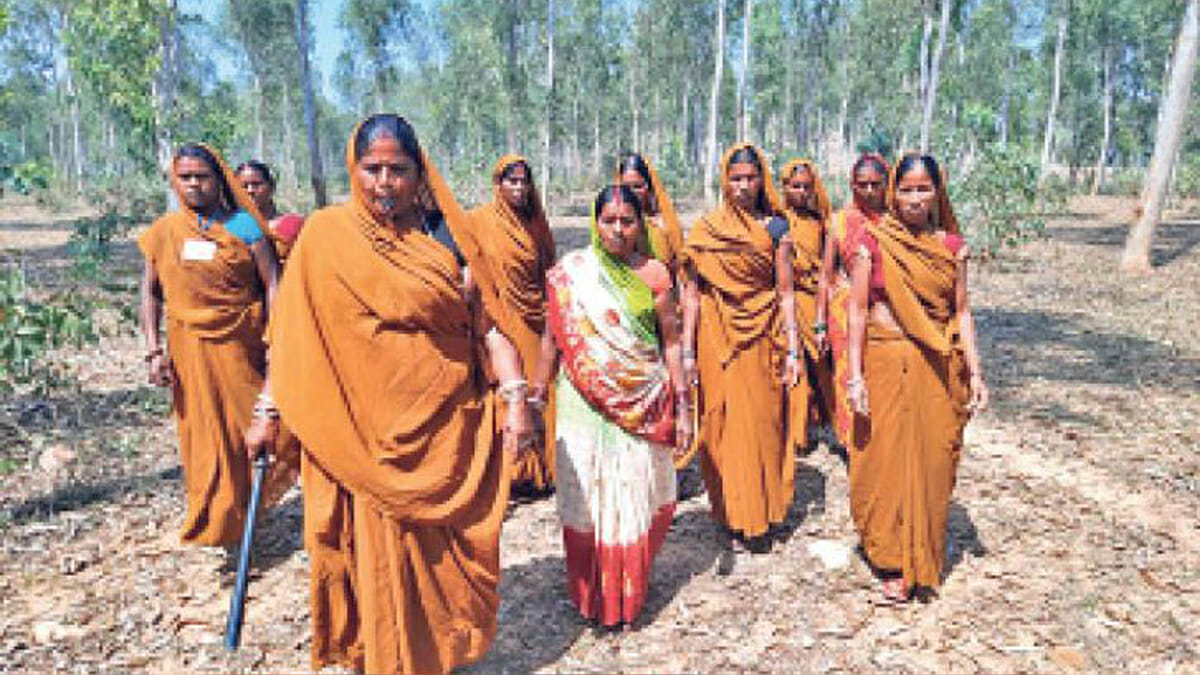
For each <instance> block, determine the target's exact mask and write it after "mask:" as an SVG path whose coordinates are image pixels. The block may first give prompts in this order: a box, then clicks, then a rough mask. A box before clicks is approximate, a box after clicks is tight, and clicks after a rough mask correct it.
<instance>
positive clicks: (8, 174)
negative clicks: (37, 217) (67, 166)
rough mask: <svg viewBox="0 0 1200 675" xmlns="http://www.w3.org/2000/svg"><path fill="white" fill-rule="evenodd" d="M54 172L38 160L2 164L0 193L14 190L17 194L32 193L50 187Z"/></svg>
mask: <svg viewBox="0 0 1200 675" xmlns="http://www.w3.org/2000/svg"><path fill="white" fill-rule="evenodd" d="M53 178H54V173H53V171H52V170H51V169H50V167H49V166H48V165H46V164H43V163H42V162H39V161H36V160H29V161H27V162H22V163H20V164H0V195H3V194H4V192H5V191H7V190H12V191H13V192H16V193H17V194H21V195H30V194H34V193H37V192H41V191H44V190H47V189H49V187H50V182H51V180H53Z"/></svg>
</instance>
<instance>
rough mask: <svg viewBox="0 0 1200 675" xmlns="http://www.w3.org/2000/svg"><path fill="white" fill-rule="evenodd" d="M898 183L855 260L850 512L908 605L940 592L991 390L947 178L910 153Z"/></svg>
mask: <svg viewBox="0 0 1200 675" xmlns="http://www.w3.org/2000/svg"><path fill="white" fill-rule="evenodd" d="M890 185H892V186H893V187H892V188H891V189H890V190H889V199H888V203H889V213H888V215H887V216H885V217H884V218H881V219H880V220H879V221H878V222H875V223H868V224H867V225H866V228H865V230H864V231H863V233H862V236H861V237H860V238H859V240H858V242H856V244H855V249H854V258H853V259H852V261H851V263H850V264H851V272H850V275H851V290H850V294H851V300H850V307H849V310H850V318H849V327H850V341H849V351H848V354H847V361H848V366H849V369H850V377H849V380H848V394H849V398H850V403H851V406H852V408H853V410H854V413H855V425H854V436H853V440H854V445H853V446H852V447H851V449H850V453H849V454H850V510H851V514H852V515H853V517H854V524H855V526H856V528H857V529H858V532H859V536H860V537H861V540H862V547H863V550H864V551H865V553H866V556H867V560H868V561H869V562H870V563H871V565H872V566H873V567H874V568H875V569H876V570H878V571H879V572H880V574H881V576H882V577H883V579H884V581H883V593H884V596H885V598H887V599H889V600H893V601H903V600H906V599H907V598H908V597H909V596H910V594H911V592H912V591H913V589H914V588H917V587H924V588H937V587H938V586H940V585H941V576H942V562H943V559H944V555H945V543H946V513H947V510H948V509H949V505H950V493H951V490H952V489H953V488H954V477H955V470H956V467H957V464H958V457H959V453H960V452H961V448H962V433H963V427H964V426H965V425H966V422H967V419H968V417H969V416H970V415H971V414H972V413H973V412H976V411H979V410H982V409H983V408H984V407H986V406H987V402H988V391H987V387H986V386H985V385H984V382H983V371H982V370H981V369H980V363H979V351H978V348H977V346H976V339H975V322H974V319H973V318H972V314H971V306H970V303H969V302H968V301H967V247H966V246H965V244H964V242H963V239H962V237H961V236H960V235H959V232H958V223H957V221H956V220H955V218H954V212H953V211H952V210H951V208H950V200H949V198H948V197H947V195H946V185H945V178H944V176H943V174H942V173H941V171H940V170H939V168H938V165H937V162H936V161H934V159H933V158H932V157H930V156H928V155H907V156H905V157H904V158H903V159H902V160H901V161H900V162H899V164H897V166H896V170H895V173H894V175H893V179H892V181H891V182H890Z"/></svg>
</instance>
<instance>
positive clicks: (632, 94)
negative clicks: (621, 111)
mask: <svg viewBox="0 0 1200 675" xmlns="http://www.w3.org/2000/svg"><path fill="white" fill-rule="evenodd" d="M633 74H634V70H633V67H632V64H631V67H630V68H629V78H628V80H627V82H628V84H629V87H628V89H629V110H630V111H631V112H633V130H632V132H631V135H630V137H629V147H630V148H631V149H633V151H634V152H642V125H641V122H642V118H641V114H640V113H641V110H642V107H641V106H640V105H638V100H637V91H636V89H635V88H634V86H633Z"/></svg>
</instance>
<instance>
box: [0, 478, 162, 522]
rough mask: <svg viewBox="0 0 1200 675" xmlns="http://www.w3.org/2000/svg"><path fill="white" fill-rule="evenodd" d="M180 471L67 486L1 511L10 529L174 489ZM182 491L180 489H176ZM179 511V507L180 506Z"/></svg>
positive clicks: (69, 484)
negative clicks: (129, 497)
mask: <svg viewBox="0 0 1200 675" xmlns="http://www.w3.org/2000/svg"><path fill="white" fill-rule="evenodd" d="M182 475H183V474H182V471H181V470H180V468H179V467H178V466H174V467H171V468H168V469H163V470H161V471H156V472H153V473H148V474H143V475H137V476H121V477H118V478H113V479H109V480H101V481H95V482H89V483H68V484H66V485H63V486H60V487H57V488H55V489H54V490H52V491H51V492H50V494H46V495H39V496H36V497H30V498H29V499H26V500H25V501H22V502H20V503H18V504H15V505H13V506H11V507H9V508H7V509H5V511H4V515H5V516H6V519H7V521H8V524H10V525H22V524H25V523H28V522H32V521H35V520H45V519H48V518H51V517H53V516H55V515H57V514H59V513H64V512H68V511H79V510H83V509H86V508H88V507H90V506H92V505H95V504H98V503H100V502H109V501H115V500H117V499H119V498H121V497H124V496H127V495H129V494H135V493H144V492H151V491H157V490H162V489H170V488H165V487H164V486H165V485H167V484H175V485H176V486H178V484H179V481H180V478H181V477H182ZM179 489H180V490H181V491H182V488H181V487H180V488H179ZM181 507H182V506H181Z"/></svg>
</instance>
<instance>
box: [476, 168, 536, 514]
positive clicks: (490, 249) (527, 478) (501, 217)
mask: <svg viewBox="0 0 1200 675" xmlns="http://www.w3.org/2000/svg"><path fill="white" fill-rule="evenodd" d="M517 162H525V164H526V166H529V162H528V161H526V160H525V158H524V157H522V156H520V155H505V156H503V157H501V158H500V160H499V161H497V162H496V165H495V167H494V168H493V169H492V191H493V197H492V201H491V202H488V203H487V204H483V205H482V206H479V207H477V208H475V209H473V210H472V211H471V212H470V214H469V215H470V217H471V219H472V221H473V227H474V228H475V232H476V234H477V236H478V238H479V240H480V242H481V244H482V246H483V249H484V250H485V251H487V262H488V263H489V264H490V265H491V268H492V274H493V276H494V278H495V280H496V285H497V290H498V292H499V297H500V301H501V302H502V303H503V304H504V306H505V310H506V311H505V314H504V315H503V317H502V318H501V319H500V320H498V322H497V323H498V326H499V328H500V331H501V332H502V333H504V334H505V336H507V337H508V339H509V340H511V341H512V343H513V346H514V347H516V348H517V351H518V352H520V353H521V362H522V364H523V367H524V369H525V376H526V378H527V379H529V380H531V381H532V379H533V371H534V370H535V369H536V368H537V363H538V358H539V356H540V349H541V339H542V332H543V331H544V330H545V328H546V272H547V271H548V270H549V269H550V268H551V267H553V266H554V260H555V250H554V236H553V235H552V234H551V232H550V225H549V222H548V220H547V218H546V212H545V210H544V209H543V208H542V199H541V196H540V195H539V194H538V191H537V187H536V184H535V183H534V182H533V177H532V176H530V187H531V190H532V192H531V194H530V205H531V207H532V208H531V210H530V213H529V214H528V215H527V216H522V215H520V214H518V213H516V212H515V211H513V209H512V207H510V206H509V205H508V203H507V202H506V201H505V200H504V198H503V197H502V196H501V194H500V178H501V175H502V174H503V173H504V170H505V168H507V167H509V166H511V165H513V164H516V163H517ZM490 379H492V380H494V379H495V378H490ZM491 384H492V385H493V392H492V395H493V396H494V395H495V391H494V386H495V385H496V384H498V383H497V382H495V381H493V382H492V383H491ZM554 399H555V397H554V393H553V391H551V392H548V396H547V401H549V403H548V404H547V408H546V410H545V412H544V414H543V416H542V417H543V419H544V420H545V424H546V433H545V436H544V440H543V444H542V448H543V452H541V453H527V454H526V455H525V456H524V457H523V459H522V460H520V461H519V462H517V463H516V464H514V465H513V472H512V478H513V481H514V483H516V484H518V485H522V484H523V485H529V486H531V487H533V488H534V489H537V490H544V489H546V488H548V487H550V486H552V485H553V484H554V449H555V447H554ZM498 406H499V410H500V412H499V413H498V415H497V419H500V420H502V419H504V417H503V415H504V406H503V402H498Z"/></svg>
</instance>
